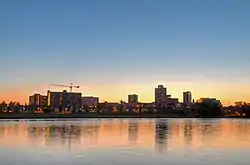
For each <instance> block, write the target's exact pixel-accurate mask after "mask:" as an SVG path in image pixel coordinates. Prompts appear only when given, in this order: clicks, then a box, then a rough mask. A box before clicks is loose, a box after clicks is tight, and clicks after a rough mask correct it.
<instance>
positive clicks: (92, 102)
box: [82, 96, 99, 106]
mask: <svg viewBox="0 0 250 165" xmlns="http://www.w3.org/2000/svg"><path fill="white" fill-rule="evenodd" d="M98 103H99V98H98V97H93V96H84V97H82V105H87V106H97V105H98Z"/></svg>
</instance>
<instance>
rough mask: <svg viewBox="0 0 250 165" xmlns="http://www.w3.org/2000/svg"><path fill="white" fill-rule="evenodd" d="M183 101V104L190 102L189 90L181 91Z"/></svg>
mask: <svg viewBox="0 0 250 165" xmlns="http://www.w3.org/2000/svg"><path fill="white" fill-rule="evenodd" d="M183 103H184V104H191V103H192V94H191V92H190V91H186V92H183Z"/></svg>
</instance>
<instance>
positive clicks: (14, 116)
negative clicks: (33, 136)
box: [0, 113, 196, 119]
mask: <svg viewBox="0 0 250 165" xmlns="http://www.w3.org/2000/svg"><path fill="white" fill-rule="evenodd" d="M48 118H51V119H54V118H58V119H63V118H65V119H67V118H196V115H187V116H185V115H178V114H140V115H139V114H96V113H90V114H31V113H29V114H27V113H18V114H0V119H48Z"/></svg>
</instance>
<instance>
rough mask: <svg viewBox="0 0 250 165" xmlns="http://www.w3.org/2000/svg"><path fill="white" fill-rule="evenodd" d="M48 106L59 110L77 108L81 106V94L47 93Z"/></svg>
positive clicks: (65, 92)
mask: <svg viewBox="0 0 250 165" xmlns="http://www.w3.org/2000/svg"><path fill="white" fill-rule="evenodd" d="M47 97H48V106H51V107H53V108H59V109H66V108H67V109H68V108H72V107H73V108H77V107H81V105H82V93H73V92H67V91H66V90H64V91H63V92H51V91H48V92H47Z"/></svg>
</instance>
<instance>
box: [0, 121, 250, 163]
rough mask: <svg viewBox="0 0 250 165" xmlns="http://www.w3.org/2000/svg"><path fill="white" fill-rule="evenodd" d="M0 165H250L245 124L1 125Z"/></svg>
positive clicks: (249, 140) (249, 138) (247, 124)
mask: <svg viewBox="0 0 250 165" xmlns="http://www.w3.org/2000/svg"><path fill="white" fill-rule="evenodd" d="M0 162H1V163H0V164H1V165H139V164H140V165H146V164H148V165H152V164H154V165H167V164H169V165H175V164H176V165H187V164H190V165H203V164H204V165H205V164H212V165H217V164H218V165H219V164H222V165H224V164H225V165H238V164H240V165H249V163H250V121H249V120H237V119H214V120H213V119H81V120H76V119H72V120H65V121H62V120H60V121H45V120H39V121H31V120H18V121H14V120H12V121H11V120H10V121H7V120H5V121H3V120H1V121H0Z"/></svg>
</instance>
